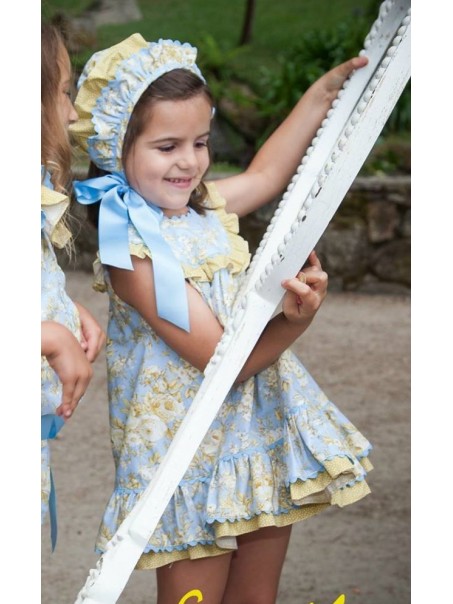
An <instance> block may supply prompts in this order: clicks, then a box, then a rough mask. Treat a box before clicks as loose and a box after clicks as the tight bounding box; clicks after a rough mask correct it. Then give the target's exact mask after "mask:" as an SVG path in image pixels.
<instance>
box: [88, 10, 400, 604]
mask: <svg viewBox="0 0 453 604" xmlns="http://www.w3.org/2000/svg"><path fill="white" fill-rule="evenodd" d="M363 52H365V53H366V55H367V56H368V58H369V64H368V65H367V67H365V68H363V69H361V70H359V71H357V72H356V73H354V74H353V75H352V76H351V78H350V79H349V80H348V82H347V83H346V84H345V87H344V89H343V90H342V91H341V92H340V94H339V95H338V98H337V99H336V100H335V101H334V103H333V106H332V109H331V110H330V111H329V113H328V117H327V118H326V120H324V122H323V125H322V127H321V128H320V130H319V131H318V133H317V136H316V138H315V139H314V140H313V142H312V145H311V147H310V149H309V150H308V151H307V154H306V155H305V157H304V158H303V160H302V162H301V165H300V166H299V168H298V170H297V173H296V175H295V176H294V177H293V179H292V182H291V183H290V185H289V186H288V189H287V191H286V193H285V194H284V196H283V199H282V201H281V203H280V204H279V207H278V209H277V211H276V213H275V216H274V218H273V219H272V222H271V224H270V226H269V228H268V230H267V231H266V234H265V236H264V237H263V241H262V243H261V244H260V247H259V248H258V250H257V253H256V255H255V257H254V259H253V261H252V264H251V266H250V269H249V271H248V276H247V280H246V283H245V285H244V289H243V296H242V299H241V300H240V301H239V302H238V304H237V307H236V308H235V313H234V316H233V319H232V321H231V323H229V324H228V325H227V326H226V329H225V332H224V335H223V337H222V339H221V341H220V342H219V344H218V346H217V348H216V350H215V353H214V355H213V357H212V359H211V361H210V363H209V365H208V367H207V368H206V370H205V379H204V380H203V382H202V385H201V387H200V389H199V391H198V393H197V395H196V397H195V398H194V401H193V403H192V405H191V407H190V409H189V411H188V413H187V415H186V417H185V419H184V421H183V422H182V424H181V426H180V428H179V430H178V432H177V434H176V436H175V438H174V440H173V442H172V444H171V446H170V447H169V450H168V452H167V455H166V456H165V458H164V460H163V462H162V463H161V465H160V466H159V468H158V470H157V472H156V474H155V476H154V477H153V479H152V481H151V482H150V484H149V486H148V488H147V489H146V491H145V492H144V494H143V495H142V497H141V498H140V500H139V502H138V503H137V505H136V506H135V508H134V509H133V510H132V512H131V513H130V514H129V516H128V517H127V518H126V519H125V520H124V522H123V523H122V524H121V526H120V528H119V529H118V531H117V533H116V535H115V536H114V537H113V539H112V540H111V541H110V542H109V544H108V547H107V551H106V552H105V553H104V554H103V555H102V556H101V558H100V559H99V561H98V563H97V567H96V569H92V570H91V571H90V573H89V576H88V578H87V580H86V583H85V585H84V587H83V588H82V590H81V591H80V593H79V594H78V597H77V600H76V604H82V603H84V604H113V603H114V602H117V600H118V598H119V597H120V595H121V592H122V591H123V589H124V587H125V585H126V583H127V581H128V579H129V576H130V574H131V573H132V571H133V569H134V567H135V564H136V562H137V560H138V558H139V557H140V555H141V553H142V552H143V550H144V548H145V546H146V544H147V542H148V540H149V538H150V536H151V535H152V533H153V532H154V530H155V528H156V526H157V523H158V522H159V519H160V517H161V515H162V514H163V512H164V510H165V508H166V506H167V504H168V502H169V500H170V499H171V497H172V495H173V493H174V491H175V489H176V487H177V485H178V484H179V482H180V481H181V479H182V478H183V476H184V474H185V471H186V469H187V467H188V465H189V463H190V461H191V459H192V458H193V456H194V454H195V452H196V450H197V448H198V446H199V444H200V443H201V441H202V439H203V437H204V436H205V434H206V432H207V430H208V429H209V426H210V425H211V423H212V421H213V419H214V418H215V416H216V414H217V412H218V410H219V408H220V406H221V404H222V402H223V400H224V399H225V397H226V395H227V393H228V391H229V390H230V388H231V386H232V384H233V382H234V380H235V378H236V376H237V375H238V373H239V372H240V370H241V368H242V366H243V364H244V362H245V361H246V359H247V358H248V356H249V354H250V352H251V351H252V349H253V347H254V346H255V344H256V342H257V340H258V338H259V336H260V335H261V333H262V331H263V329H264V328H265V326H266V324H267V322H268V321H269V319H270V318H271V317H272V315H273V313H274V312H275V309H276V308H277V307H278V305H279V303H280V301H281V299H282V297H283V294H284V290H283V289H282V287H281V285H280V283H281V281H282V280H283V279H284V278H287V277H290V276H294V275H295V274H296V273H297V272H298V270H299V269H300V267H301V266H302V265H303V264H304V262H305V261H306V259H307V258H308V255H309V253H310V252H311V250H312V249H313V248H314V247H315V245H316V243H317V241H318V240H319V238H320V236H321V235H322V233H323V232H324V230H325V228H326V227H327V225H328V223H329V221H330V220H331V218H332V216H333V215H334V213H335V211H336V210H337V208H338V206H339V205H340V203H341V201H342V200H343V198H344V196H345V194H346V193H347V191H348V189H349V187H350V186H351V184H352V182H353V180H354V178H355V177H356V175H357V173H358V171H359V170H360V168H361V166H362V165H363V162H364V161H365V159H366V157H367V155H368V154H369V152H370V151H371V149H372V147H373V145H374V143H375V142H376V139H377V137H378V136H379V134H380V132H381V130H382V128H383V126H384V124H385V122H386V120H387V119H388V117H389V115H390V113H391V111H392V109H393V107H394V106H395V104H396V102H397V100H398V98H399V96H400V94H401V92H402V91H403V89H404V87H405V85H406V83H407V81H408V79H409V77H410V1H409V0H388V1H386V2H383V3H382V5H381V8H380V11H379V16H378V18H377V20H376V22H375V23H374V24H373V27H372V28H371V30H370V33H369V35H368V36H367V38H366V40H365V43H364V51H363Z"/></svg>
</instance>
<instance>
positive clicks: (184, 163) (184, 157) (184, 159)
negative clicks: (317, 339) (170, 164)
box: [178, 149, 197, 170]
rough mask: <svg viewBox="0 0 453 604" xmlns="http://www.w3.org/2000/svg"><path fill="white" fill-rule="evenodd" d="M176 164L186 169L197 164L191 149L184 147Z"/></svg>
mask: <svg viewBox="0 0 453 604" xmlns="http://www.w3.org/2000/svg"><path fill="white" fill-rule="evenodd" d="M178 166H179V167H180V168H181V169H182V170H188V169H190V168H194V167H196V166H197V157H196V155H195V152H194V150H193V149H185V150H184V151H183V152H182V153H181V155H180V157H179V158H178Z"/></svg>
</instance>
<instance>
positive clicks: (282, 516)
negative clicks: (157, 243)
mask: <svg viewBox="0 0 453 604" xmlns="http://www.w3.org/2000/svg"><path fill="white" fill-rule="evenodd" d="M208 190H209V199H208V200H207V202H206V206H207V207H208V208H210V209H208V210H207V211H206V215H205V216H200V215H198V214H196V213H195V212H193V211H192V210H189V212H188V213H187V214H186V215H183V216H178V217H173V218H164V220H163V222H162V234H163V236H164V238H165V239H166V241H167V242H168V243H169V244H170V245H171V247H172V249H173V251H174V253H175V255H176V256H177V258H178V259H179V260H180V261H181V263H182V265H183V268H184V272H185V275H186V278H187V279H188V280H189V282H190V283H191V285H193V287H195V288H196V289H197V290H198V291H199V292H200V294H201V295H202V297H203V299H204V300H205V301H206V303H207V304H208V305H209V307H210V308H211V309H212V311H213V312H214V313H215V315H216V316H217V317H218V318H219V320H220V322H221V323H222V324H225V322H226V320H227V319H228V317H229V316H230V315H231V312H232V308H233V306H234V304H235V300H236V296H237V292H238V291H239V289H240V287H241V284H242V282H243V279H244V274H245V269H246V267H247V265H248V263H249V259H250V255H249V253H248V248H247V244H246V243H245V242H244V240H243V239H242V238H241V237H240V236H239V235H238V222H237V217H235V216H234V215H227V214H226V213H225V210H224V205H225V204H224V201H223V200H222V199H221V198H220V196H219V194H218V193H217V190H216V188H215V186H214V185H213V184H208ZM129 236H130V249H131V253H133V254H135V255H138V256H141V257H144V256H145V255H148V256H150V257H152V250H148V249H146V247H145V246H144V244H143V243H142V242H141V241H140V238H139V237H138V235H137V233H136V232H134V230H133V229H130V231H129ZM104 284H105V287H106V289H107V291H108V293H109V296H110V310H109V325H108V340H107V368H108V384H109V399H110V403H109V404H110V428H111V441H112V447H113V456H114V460H115V465H116V480H115V488H114V492H113V494H112V497H111V499H110V501H109V503H108V505H107V508H106V510H105V514H104V517H103V520H102V523H101V527H100V531H99V535H98V540H97V550H98V551H99V552H102V551H105V548H106V545H107V542H108V541H109V540H110V539H111V538H112V537H113V535H114V533H115V532H116V530H117V528H118V526H119V525H120V523H121V522H122V521H123V519H124V518H125V517H126V516H127V514H128V513H129V512H130V511H131V510H132V508H133V506H134V504H135V503H136V501H137V500H138V498H139V497H140V495H141V494H142V493H143V491H144V489H145V488H146V486H147V485H148V483H149V481H150V480H151V478H152V477H153V475H154V472H155V471H156V468H157V467H158V465H159V463H160V461H161V460H162V459H163V457H164V455H165V454H166V452H167V450H168V447H169V445H170V443H171V441H172V438H173V437H174V435H175V433H176V431H177V429H178V427H179V425H180V423H181V421H182V420H183V418H184V415H185V413H186V411H187V409H188V408H189V406H190V404H191V402H192V400H193V398H194V396H195V394H196V392H197V390H198V388H199V386H200V384H201V382H202V380H203V374H202V373H201V372H199V371H198V370H197V369H196V368H194V367H193V366H191V365H190V364H189V363H187V362H186V361H185V360H183V359H182V358H180V357H179V356H178V355H177V353H176V352H174V351H173V350H172V349H171V348H170V347H168V346H167V345H166V343H165V342H164V341H162V340H161V339H160V338H159V337H158V336H157V335H156V334H155V333H154V331H153V330H152V328H151V327H150V326H149V325H148V324H147V323H146V322H145V321H144V319H142V317H141V316H140V315H139V314H138V313H137V312H136V311H135V310H134V309H133V308H132V307H130V306H128V305H127V304H125V303H124V302H122V301H121V300H120V299H119V298H118V297H117V296H116V295H115V293H114V292H113V290H112V288H111V286H110V285H109V282H108V274H107V273H106V272H105V273H104ZM98 287H99V281H98ZM370 450H371V445H370V443H369V442H368V441H367V440H366V438H365V437H364V436H362V435H361V434H360V433H359V432H358V431H357V430H356V428H355V427H354V426H353V425H352V424H351V422H350V421H349V420H348V419H347V418H346V417H345V416H344V415H343V414H342V413H341V412H340V411H339V410H338V409H337V408H336V406H335V405H334V404H333V403H332V402H331V401H329V400H328V398H327V397H326V396H325V394H324V393H323V392H322V391H321V390H320V388H319V386H318V385H317V384H316V383H315V381H314V380H313V378H312V377H311V376H310V375H309V373H308V372H307V371H306V369H305V368H304V367H303V365H302V364H301V363H300V361H299V360H298V359H297V357H296V356H295V355H294V354H293V353H292V352H291V351H286V352H284V353H283V354H282V355H281V357H280V358H279V359H278V361H277V362H275V363H274V364H273V365H271V366H270V367H269V368H267V369H266V370H264V371H262V372H261V373H259V374H258V375H256V376H255V377H252V378H250V379H248V380H247V381H245V382H244V383H242V384H240V385H238V386H235V387H233V388H232V389H231V391H230V393H229V395H228V397H227V399H226V400H225V402H224V403H223V405H222V407H221V408H220V411H219V413H218V415H217V417H216V419H215V420H214V422H213V424H212V426H211V428H210V429H209V431H208V433H207V434H206V436H205V438H204V440H203V442H202V444H201V445H200V447H199V449H198V451H197V453H196V455H195V457H194V459H193V460H192V462H191V463H190V465H189V467H188V469H187V472H186V474H185V476H184V478H183V480H182V481H181V483H180V484H179V486H178V488H177V490H176V492H175V494H174V496H173V497H172V499H171V501H170V503H169V505H168V506H167V508H166V510H165V512H164V514H163V516H162V518H161V520H160V521H159V524H158V526H157V528H156V530H155V532H154V534H153V535H152V537H151V539H150V541H149V543H148V545H147V547H146V549H145V553H144V554H143V555H142V557H141V559H140V561H139V563H138V565H137V567H138V568H155V567H158V566H161V565H163V564H168V563H169V562H171V561H175V560H179V559H183V558H188V557H190V558H197V557H203V556H209V555H216V554H219V553H222V552H226V551H228V550H229V549H231V548H235V547H236V539H235V537H236V536H237V535H240V534H242V533H244V532H247V531H250V530H254V529H256V528H259V527H260V526H270V525H276V526H284V525H285V524H289V523H293V522H295V521H297V520H301V519H303V518H307V517H308V516H310V515H312V514H314V513H317V512H319V511H321V510H322V509H324V508H326V507H328V506H329V505H340V506H343V505H347V504H349V503H352V502H353V501H356V500H357V499H360V498H361V497H363V496H364V495H366V494H367V493H368V492H369V488H368V486H367V485H366V482H365V477H366V474H367V471H368V470H370V469H371V467H372V466H371V464H370V463H369V462H368V460H367V456H368V453H369V451H370Z"/></svg>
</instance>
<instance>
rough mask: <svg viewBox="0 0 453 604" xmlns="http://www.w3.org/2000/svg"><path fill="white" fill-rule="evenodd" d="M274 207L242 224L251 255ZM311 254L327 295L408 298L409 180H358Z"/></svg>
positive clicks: (395, 177) (257, 213)
mask: <svg viewBox="0 0 453 604" xmlns="http://www.w3.org/2000/svg"><path fill="white" fill-rule="evenodd" d="M277 203H278V202H275V203H274V204H271V205H270V206H268V207H266V208H264V209H261V210H259V211H257V212H255V213H254V214H253V215H251V216H250V217H247V218H246V219H244V220H242V221H241V232H242V234H243V235H244V236H245V238H246V239H247V240H248V241H249V243H250V247H251V249H252V251H254V250H255V249H256V247H257V246H258V244H259V242H260V240H261V237H262V236H263V233H264V232H265V230H266V228H267V225H268V224H269V221H270V219H271V217H272V214H273V212H274V211H275V208H276V206H277ZM315 249H316V251H317V253H318V256H319V258H320V260H321V262H322V265H323V268H324V269H325V270H326V271H327V272H328V274H329V287H330V289H335V290H356V291H360V292H364V293H365V292H367V293H378V292H382V293H398V294H399V293H402V294H407V293H409V292H410V284H411V255H410V254H411V251H410V250H411V183H410V176H392V177H389V176H373V177H358V178H357V179H356V180H355V181H354V183H353V185H352V187H351V189H350V190H349V192H348V194H347V195H346V197H345V199H344V200H343V202H342V204H341V205H340V207H339V209H338V210H337V212H336V214H335V215H334V217H333V219H332V221H331V222H330V224H329V226H328V227H327V229H326V231H325V232H324V234H323V235H322V237H321V239H320V240H319V242H318V244H317V246H316V248H315Z"/></svg>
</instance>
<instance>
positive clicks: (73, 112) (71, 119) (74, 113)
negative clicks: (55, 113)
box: [68, 103, 79, 124]
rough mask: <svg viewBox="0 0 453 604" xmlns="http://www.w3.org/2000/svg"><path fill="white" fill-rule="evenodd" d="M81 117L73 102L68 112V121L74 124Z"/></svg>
mask: <svg viewBox="0 0 453 604" xmlns="http://www.w3.org/2000/svg"><path fill="white" fill-rule="evenodd" d="M78 119H79V116H78V113H77V111H76V110H75V108H74V105H73V104H72V103H71V107H70V110H69V114H68V122H69V123H70V124H74V123H75V122H76V121H77V120H78Z"/></svg>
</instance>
